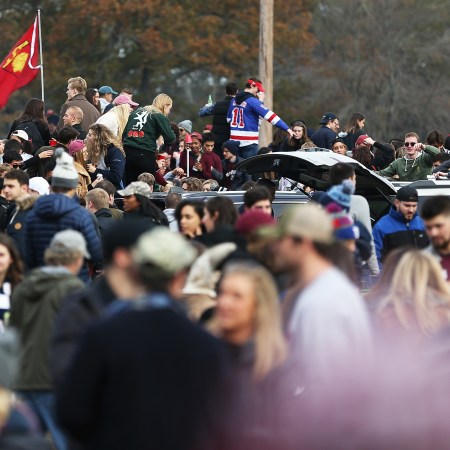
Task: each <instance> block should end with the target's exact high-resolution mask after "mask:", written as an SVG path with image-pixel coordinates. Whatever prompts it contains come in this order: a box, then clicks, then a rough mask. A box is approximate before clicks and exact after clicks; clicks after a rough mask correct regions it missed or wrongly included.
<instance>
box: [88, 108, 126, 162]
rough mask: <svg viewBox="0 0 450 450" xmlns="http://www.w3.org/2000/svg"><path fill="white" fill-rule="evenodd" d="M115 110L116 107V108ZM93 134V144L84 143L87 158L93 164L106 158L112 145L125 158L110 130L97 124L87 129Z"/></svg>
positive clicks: (117, 139)
mask: <svg viewBox="0 0 450 450" xmlns="http://www.w3.org/2000/svg"><path fill="white" fill-rule="evenodd" d="M116 108H117V106H116ZM89 129H90V130H92V131H93V132H94V133H95V139H94V142H91V141H89V140H88V141H86V149H87V154H88V158H89V159H90V160H91V161H92V163H93V164H98V162H99V161H100V158H101V157H102V156H103V157H105V156H106V153H107V151H108V146H109V145H110V144H113V145H114V146H115V147H117V148H118V149H119V150H120V151H121V152H122V154H123V155H124V156H125V153H124V151H123V148H122V142H121V141H120V140H119V138H117V137H116V136H114V134H113V133H112V132H111V130H110V129H109V128H107V127H105V125H101V124H99V123H94V124H92V125H91V126H90V127H89Z"/></svg>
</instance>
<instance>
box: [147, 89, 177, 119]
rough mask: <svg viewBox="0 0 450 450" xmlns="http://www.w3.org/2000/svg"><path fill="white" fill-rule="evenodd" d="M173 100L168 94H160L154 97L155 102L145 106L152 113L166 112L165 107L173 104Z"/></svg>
mask: <svg viewBox="0 0 450 450" xmlns="http://www.w3.org/2000/svg"><path fill="white" fill-rule="evenodd" d="M172 104H173V101H172V99H171V98H170V97H169V96H168V95H167V94H159V95H157V96H156V97H155V98H154V99H153V103H152V104H151V105H150V106H144V109H146V110H147V111H148V112H150V113H154V112H160V113H161V114H164V115H166V114H165V113H164V107H166V106H169V105H172Z"/></svg>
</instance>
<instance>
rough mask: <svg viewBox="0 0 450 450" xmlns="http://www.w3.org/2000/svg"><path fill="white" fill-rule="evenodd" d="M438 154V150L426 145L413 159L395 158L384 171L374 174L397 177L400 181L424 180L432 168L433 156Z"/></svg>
mask: <svg viewBox="0 0 450 450" xmlns="http://www.w3.org/2000/svg"><path fill="white" fill-rule="evenodd" d="M438 153H439V149H438V148H436V147H433V146H432V145H426V146H425V149H424V151H423V152H421V153H420V154H419V156H417V158H415V159H407V158H406V157H405V156H404V157H403V158H397V159H396V160H395V161H392V162H391V164H389V166H388V167H386V169H383V170H379V171H377V172H375V173H377V174H378V175H381V176H382V177H393V176H394V175H398V177H399V180H400V181H417V180H426V179H427V176H428V175H431V170H432V168H433V155H436V154H438Z"/></svg>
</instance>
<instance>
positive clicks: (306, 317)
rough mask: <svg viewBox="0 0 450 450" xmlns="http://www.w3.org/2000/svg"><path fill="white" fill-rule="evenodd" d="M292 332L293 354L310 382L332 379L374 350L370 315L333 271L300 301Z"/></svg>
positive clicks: (346, 281) (315, 282) (312, 285)
mask: <svg viewBox="0 0 450 450" xmlns="http://www.w3.org/2000/svg"><path fill="white" fill-rule="evenodd" d="M288 332H289V336H290V340H291V352H292V353H291V354H292V356H293V358H295V359H296V360H297V361H299V363H300V366H301V367H302V368H303V370H304V371H305V376H306V378H307V380H324V379H326V378H328V377H332V376H333V373H334V371H335V370H336V369H337V368H338V369H339V368H344V367H343V366H344V365H346V363H347V362H351V361H353V360H354V359H355V358H358V357H359V356H361V357H366V356H367V355H368V354H369V353H370V351H371V349H372V330H371V325H370V321H369V316H368V312H367V310H366V307H365V304H364V301H363V299H362V298H361V295H360V294H359V291H358V290H357V289H356V288H355V287H354V286H353V285H352V284H351V282H350V281H349V279H348V278H347V277H346V276H345V275H344V274H343V273H342V272H340V271H339V270H338V269H336V268H335V267H332V268H330V269H328V270H326V271H325V272H324V273H322V274H321V275H320V276H318V277H317V278H316V279H315V280H313V282H312V283H310V284H309V285H308V286H307V287H306V288H305V289H303V290H302V292H301V293H300V294H299V296H298V297H297V299H296V303H295V306H294V309H293V311H292V315H291V319H290V321H289V326H288Z"/></svg>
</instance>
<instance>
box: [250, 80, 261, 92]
mask: <svg viewBox="0 0 450 450" xmlns="http://www.w3.org/2000/svg"><path fill="white" fill-rule="evenodd" d="M247 83H248V84H249V85H250V87H257V88H258V91H260V92H265V91H264V88H263V85H262V83H260V82H259V81H255V80H247Z"/></svg>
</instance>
